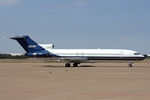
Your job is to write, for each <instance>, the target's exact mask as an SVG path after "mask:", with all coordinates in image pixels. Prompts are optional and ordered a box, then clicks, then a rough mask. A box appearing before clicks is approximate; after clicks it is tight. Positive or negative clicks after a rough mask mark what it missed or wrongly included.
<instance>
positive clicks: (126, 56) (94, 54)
mask: <svg viewBox="0 0 150 100" xmlns="http://www.w3.org/2000/svg"><path fill="white" fill-rule="evenodd" d="M47 50H48V51H49V52H51V53H53V54H55V55H57V56H59V57H82V58H87V60H89V61H91V60H93V61H102V60H103V61H104V60H105V61H110V60H112V61H120V60H121V61H130V60H131V61H139V60H143V59H144V56H143V55H141V54H140V53H138V52H136V51H132V50H124V49H47Z"/></svg>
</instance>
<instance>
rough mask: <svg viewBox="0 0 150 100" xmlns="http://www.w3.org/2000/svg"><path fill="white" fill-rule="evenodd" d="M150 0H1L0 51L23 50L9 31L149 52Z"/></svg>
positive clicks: (70, 45) (73, 44) (62, 43)
mask: <svg viewBox="0 0 150 100" xmlns="http://www.w3.org/2000/svg"><path fill="white" fill-rule="evenodd" d="M149 5H150V0H0V53H13V52H14V53H17V52H19V53H24V52H25V51H24V50H23V49H22V48H21V47H20V45H19V44H18V43H17V42H16V41H14V40H10V39H9V37H13V36H18V35H19V36H21V35H29V36H30V37H31V38H32V39H33V40H35V41H36V42H38V43H52V44H54V45H55V48H57V49H60V48H61V49H97V48H100V49H129V50H135V51H138V52H141V53H143V54H150V6H149Z"/></svg>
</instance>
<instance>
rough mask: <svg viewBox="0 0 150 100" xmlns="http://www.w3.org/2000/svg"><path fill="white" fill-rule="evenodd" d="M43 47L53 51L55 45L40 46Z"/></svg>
mask: <svg viewBox="0 0 150 100" xmlns="http://www.w3.org/2000/svg"><path fill="white" fill-rule="evenodd" d="M39 45H40V46H41V47H43V48H44V49H46V50H47V49H53V48H54V45H53V44H39Z"/></svg>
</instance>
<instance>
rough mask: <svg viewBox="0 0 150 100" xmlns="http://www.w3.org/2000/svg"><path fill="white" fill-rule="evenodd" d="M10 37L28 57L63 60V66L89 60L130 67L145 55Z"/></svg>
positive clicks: (120, 50)
mask: <svg viewBox="0 0 150 100" xmlns="http://www.w3.org/2000/svg"><path fill="white" fill-rule="evenodd" d="M10 39H13V40H17V41H18V43H19V44H20V45H21V46H22V47H23V49H24V50H25V51H26V54H25V55H26V56H28V57H39V58H40V57H44V58H45V57H46V58H56V59H57V60H58V61H60V62H65V67H70V66H71V63H73V67H77V66H78V64H81V63H90V62H101V61H106V62H112V61H116V62H118V61H119V62H128V66H129V67H132V66H133V62H135V61H141V60H144V59H145V58H146V56H145V55H142V54H140V53H139V52H136V51H133V50H125V49H54V45H53V44H38V43H36V42H35V41H33V40H32V39H31V38H30V37H29V36H27V35H24V36H15V37H11V38H10Z"/></svg>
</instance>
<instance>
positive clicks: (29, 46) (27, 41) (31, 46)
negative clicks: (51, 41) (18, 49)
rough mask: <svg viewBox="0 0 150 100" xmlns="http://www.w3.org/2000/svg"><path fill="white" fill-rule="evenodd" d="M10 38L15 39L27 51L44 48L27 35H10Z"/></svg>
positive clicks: (36, 50)
mask: <svg viewBox="0 0 150 100" xmlns="http://www.w3.org/2000/svg"><path fill="white" fill-rule="evenodd" d="M11 39H14V40H17V41H18V43H19V44H20V45H21V46H22V47H23V48H24V50H25V51H26V52H27V53H29V52H38V51H42V50H45V49H44V48H42V47H41V46H39V45H38V44H37V43H36V42H35V41H33V40H32V39H31V38H30V37H29V36H16V37H12V38H11Z"/></svg>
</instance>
